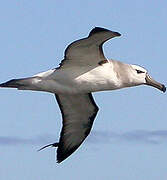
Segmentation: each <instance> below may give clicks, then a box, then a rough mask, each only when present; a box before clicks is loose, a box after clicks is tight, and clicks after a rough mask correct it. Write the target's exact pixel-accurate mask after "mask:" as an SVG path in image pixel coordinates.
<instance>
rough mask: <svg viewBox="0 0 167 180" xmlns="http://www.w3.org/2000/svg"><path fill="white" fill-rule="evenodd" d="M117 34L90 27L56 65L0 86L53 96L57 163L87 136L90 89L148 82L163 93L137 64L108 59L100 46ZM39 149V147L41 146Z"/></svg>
mask: <svg viewBox="0 0 167 180" xmlns="http://www.w3.org/2000/svg"><path fill="white" fill-rule="evenodd" d="M119 36H121V34H120V33H118V32H114V31H110V30H108V29H104V28H101V27H95V28H93V29H92V30H91V31H90V33H89V35H88V37H86V38H83V39H80V40H77V41H75V42H73V43H71V44H70V45H69V46H68V47H67V48H66V50H65V55H64V59H63V60H62V61H61V63H60V66H59V67H57V68H54V69H51V70H48V71H46V72H42V73H39V74H36V75H34V76H32V77H28V78H21V79H12V80H10V81H7V82H5V83H2V84H0V87H5V88H17V89H19V90H33V91H46V92H50V93H53V94H54V95H55V97H56V100H57V102H58V105H59V107H60V111H61V114H62V120H63V123H62V124H63V127H62V130H61V134H60V139H59V142H56V143H52V144H49V145H47V146H44V147H43V148H45V147H48V146H54V147H57V162H58V163H60V162H62V161H63V160H65V159H66V158H67V157H69V156H70V155H71V154H72V153H73V152H74V151H75V150H76V149H77V148H78V147H79V146H80V145H81V144H82V142H83V141H84V140H85V138H86V137H87V136H88V135H89V133H90V131H91V128H92V125H93V121H94V119H95V117H96V115H97V112H98V107H97V105H96V103H95V101H94V99H93V96H92V92H97V91H106V90H116V89H121V88H126V87H132V86H138V85H149V86H152V87H155V88H157V89H159V90H161V91H163V92H165V91H166V87H165V86H164V85H163V84H161V83H159V82H157V81H155V80H154V79H153V78H152V77H151V76H150V75H149V74H148V72H147V70H146V69H144V68H143V67H141V66H137V65H132V64H125V63H122V62H120V61H116V60H113V59H112V60H108V59H107V58H106V57H105V56H104V53H103V49H102V46H103V44H104V42H106V41H107V40H109V39H111V38H114V37H119ZM43 148H41V149H43Z"/></svg>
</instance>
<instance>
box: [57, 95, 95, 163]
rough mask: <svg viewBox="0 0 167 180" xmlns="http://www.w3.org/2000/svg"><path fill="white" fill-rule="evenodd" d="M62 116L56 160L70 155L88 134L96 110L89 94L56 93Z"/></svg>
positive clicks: (59, 160)
mask: <svg viewBox="0 0 167 180" xmlns="http://www.w3.org/2000/svg"><path fill="white" fill-rule="evenodd" d="M55 96H56V99H57V102H58V104H59V106H60V110H61V113H62V118H63V128H62V131H61V135H60V140H59V143H58V149H57V162H58V163H60V162H62V161H63V160H64V159H66V158H67V157H68V156H70V155H71V154H72V153H73V152H74V151H75V150H76V149H77V148H78V147H79V146H80V145H81V144H82V142H83V141H84V139H85V138H86V137H87V136H88V134H89V132H90V130H91V127H92V124H93V121H94V118H95V116H96V114H97V112H98V107H97V105H96V104H95V102H94V100H93V97H92V95H91V94H80V95H78V94H77V95H56V94H55Z"/></svg>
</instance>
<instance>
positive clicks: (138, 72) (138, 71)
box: [136, 69, 144, 74]
mask: <svg viewBox="0 0 167 180" xmlns="http://www.w3.org/2000/svg"><path fill="white" fill-rule="evenodd" d="M136 72H137V74H140V73H144V72H143V71H140V70H138V69H136Z"/></svg>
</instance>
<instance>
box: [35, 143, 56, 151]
mask: <svg viewBox="0 0 167 180" xmlns="http://www.w3.org/2000/svg"><path fill="white" fill-rule="evenodd" d="M58 145H59V143H52V144H48V145H46V146H43V147H41V148H40V149H38V150H37V151H41V150H43V149H45V148H47V147H58Z"/></svg>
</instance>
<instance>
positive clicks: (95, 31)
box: [89, 27, 121, 36]
mask: <svg viewBox="0 0 167 180" xmlns="http://www.w3.org/2000/svg"><path fill="white" fill-rule="evenodd" d="M99 32H113V31H110V30H108V29H106V28H102V27H95V28H93V29H92V30H91V32H90V33H89V36H92V35H93V34H96V33H99ZM113 33H115V36H121V34H120V33H118V32H113Z"/></svg>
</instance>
